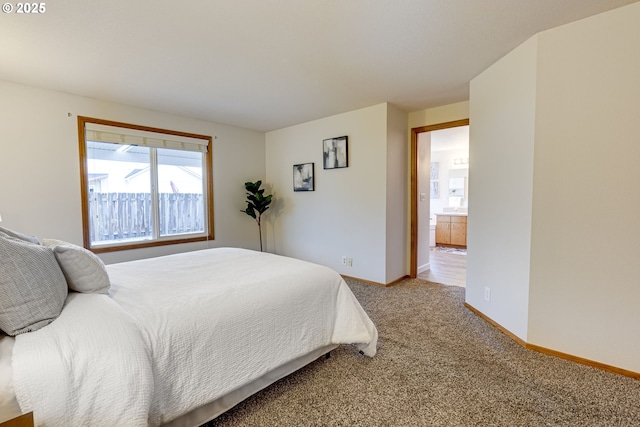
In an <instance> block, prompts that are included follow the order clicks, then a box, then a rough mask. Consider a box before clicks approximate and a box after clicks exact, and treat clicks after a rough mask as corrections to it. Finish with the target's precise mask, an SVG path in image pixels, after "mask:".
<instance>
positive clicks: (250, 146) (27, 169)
mask: <svg viewBox="0 0 640 427" xmlns="http://www.w3.org/2000/svg"><path fill="white" fill-rule="evenodd" d="M69 113H70V114H71V116H69V115H68V114H69ZM78 115H83V116H89V117H97V118H102V119H108V120H114V121H120V122H127V123H134V124H139V125H145V126H152V127H159V128H165V129H172V130H179V131H184V132H192V133H198V134H205V135H212V136H215V137H216V139H214V142H213V156H214V157H213V159H214V160H213V169H214V176H213V179H214V197H215V200H214V203H215V211H214V214H215V235H216V239H215V241H213V242H209V243H208V245H207V244H206V243H201V244H187V245H179V246H176V245H171V246H162V247H156V248H149V249H138V250H133V251H123V252H113V253H108V254H102V255H101V257H102V258H103V259H104V260H105V261H106V262H116V261H123V260H129V259H136V258H144V257H150V256H156V255H162V254H167V253H172V252H179V251H186V250H194V249H201V248H204V247H207V246H211V247H213V246H243V247H249V248H252V249H257V248H259V242H258V240H257V230H256V228H257V227H256V226H255V223H252V219H251V218H249V217H248V216H246V215H245V214H242V213H241V212H239V210H240V209H242V208H243V206H244V197H245V196H244V182H245V181H247V180H257V179H260V178H264V175H265V165H264V134H262V133H260V132H254V131H249V130H244V129H239V128H234V127H230V126H224V125H218V124H215V123H212V122H206V121H202V120H194V119H190V118H186V117H180V116H175V115H170V114H164V113H159V112H155V111H150V110H143V109H140V108H134V107H130V106H126V105H119V104H114V103H108V102H102V101H97V100H94V99H89V98H83V97H79V96H74V95H69V94H64V93H60V92H53V91H47V90H43V89H38V88H33V87H29V86H23V85H18V84H14V83H9V82H3V81H0V117H2V126H0V153H1V154H0V155H1V159H2V161H1V163H2V167H1V168H0V194H2V199H1V200H0V213H1V214H2V219H3V223H2V225H3V226H5V227H8V228H14V229H16V230H18V231H22V232H25V233H29V234H34V235H36V236H38V237H41V238H58V239H62V240H66V241H69V242H72V243H75V244H80V245H81V244H82V212H81V206H80V168H79V154H78V125H77V116H78ZM254 227H256V228H254Z"/></svg>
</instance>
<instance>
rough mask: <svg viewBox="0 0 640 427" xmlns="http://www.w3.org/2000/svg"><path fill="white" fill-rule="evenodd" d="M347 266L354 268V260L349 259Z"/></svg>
mask: <svg viewBox="0 0 640 427" xmlns="http://www.w3.org/2000/svg"><path fill="white" fill-rule="evenodd" d="M347 265H348V266H349V267H353V258H347Z"/></svg>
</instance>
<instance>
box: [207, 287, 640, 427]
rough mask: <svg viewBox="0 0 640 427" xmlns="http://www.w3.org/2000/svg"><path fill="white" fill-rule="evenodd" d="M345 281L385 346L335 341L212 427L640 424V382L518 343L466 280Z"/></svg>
mask: <svg viewBox="0 0 640 427" xmlns="http://www.w3.org/2000/svg"><path fill="white" fill-rule="evenodd" d="M348 283H349V286H350V287H351V289H352V290H353V292H354V293H355V294H356V296H357V297H358V300H360V302H361V303H362V305H363V307H364V308H365V310H366V311H367V312H368V313H369V315H370V316H371V318H372V320H373V321H374V323H376V325H377V327H378V330H379V332H380V340H379V345H378V355H376V357H374V358H373V359H370V358H367V357H364V356H362V355H360V354H358V353H357V351H355V349H354V348H353V347H352V346H342V347H339V348H338V349H336V350H334V351H333V352H332V356H331V358H329V359H324V358H322V359H319V360H317V361H315V362H314V363H312V364H310V365H308V366H307V367H305V368H303V369H301V370H300V371H298V372H295V373H294V374H292V375H290V376H288V377H287V378H284V379H282V380H280V381H279V382H277V383H275V384H273V385H272V386H271V387H269V388H267V389H265V390H263V391H262V392H260V393H258V394H257V395H254V396H252V397H250V398H249V399H247V400H246V401H244V402H242V403H241V404H239V405H238V406H236V407H235V408H233V409H232V410H230V411H229V412H227V413H225V414H223V415H221V416H220V417H218V418H217V419H216V420H214V421H212V422H211V423H209V424H208V426H640V381H637V380H634V379H631V378H628V377H623V376H620V375H616V374H612V373H607V372H604V371H601V370H598V369H595V368H590V367H587V366H584V365H579V364H575V363H572V362H568V361H565V360H561V359H558V358H554V357H551V356H546V355H543V354H540V353H537V352H533V351H530V350H526V349H524V348H522V347H521V346H519V345H518V344H516V343H514V342H513V341H512V340H511V339H509V338H508V337H506V336H505V335H504V334H502V333H501V332H499V331H498V330H496V329H495V328H493V327H492V326H490V325H489V324H487V323H486V322H485V321H483V320H482V319H480V318H478V317H477V316H475V315H474V314H473V313H471V312H470V311H469V310H467V309H466V308H465V307H464V306H463V302H464V288H460V287H454V286H444V285H439V284H434V283H429V282H426V281H423V280H419V279H414V280H405V281H403V282H401V283H400V284H399V285H397V286H394V287H392V288H380V287H376V286H371V285H367V284H363V283H360V282H357V281H353V280H348Z"/></svg>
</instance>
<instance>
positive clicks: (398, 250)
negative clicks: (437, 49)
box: [384, 104, 409, 283]
mask: <svg viewBox="0 0 640 427" xmlns="http://www.w3.org/2000/svg"><path fill="white" fill-rule="evenodd" d="M407 120H408V117H407V113H405V112H403V111H401V110H399V109H398V108H395V107H394V106H392V105H389V104H387V226H386V229H387V238H386V240H387V243H386V245H385V246H386V248H387V255H386V258H387V271H386V280H385V282H384V283H391V282H393V281H394V280H397V279H399V278H400V277H403V276H405V275H406V274H407V271H409V238H408V234H407V230H408V229H409V222H408V221H407V209H408V206H409V187H408V186H407V175H408V171H409V169H408V164H407V158H408V157H409V144H408V142H407Z"/></svg>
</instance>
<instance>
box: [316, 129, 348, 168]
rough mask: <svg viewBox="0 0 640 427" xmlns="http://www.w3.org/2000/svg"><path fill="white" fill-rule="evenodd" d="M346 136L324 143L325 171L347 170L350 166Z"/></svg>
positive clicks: (326, 140)
mask: <svg viewBox="0 0 640 427" xmlns="http://www.w3.org/2000/svg"><path fill="white" fill-rule="evenodd" d="M347 139H348V137H346V136H339V137H338V138H330V139H325V140H324V141H322V157H323V164H324V168H325V169H336V168H346V167H347V166H349V161H348V156H349V151H348V149H347V148H348V147H347Z"/></svg>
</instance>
